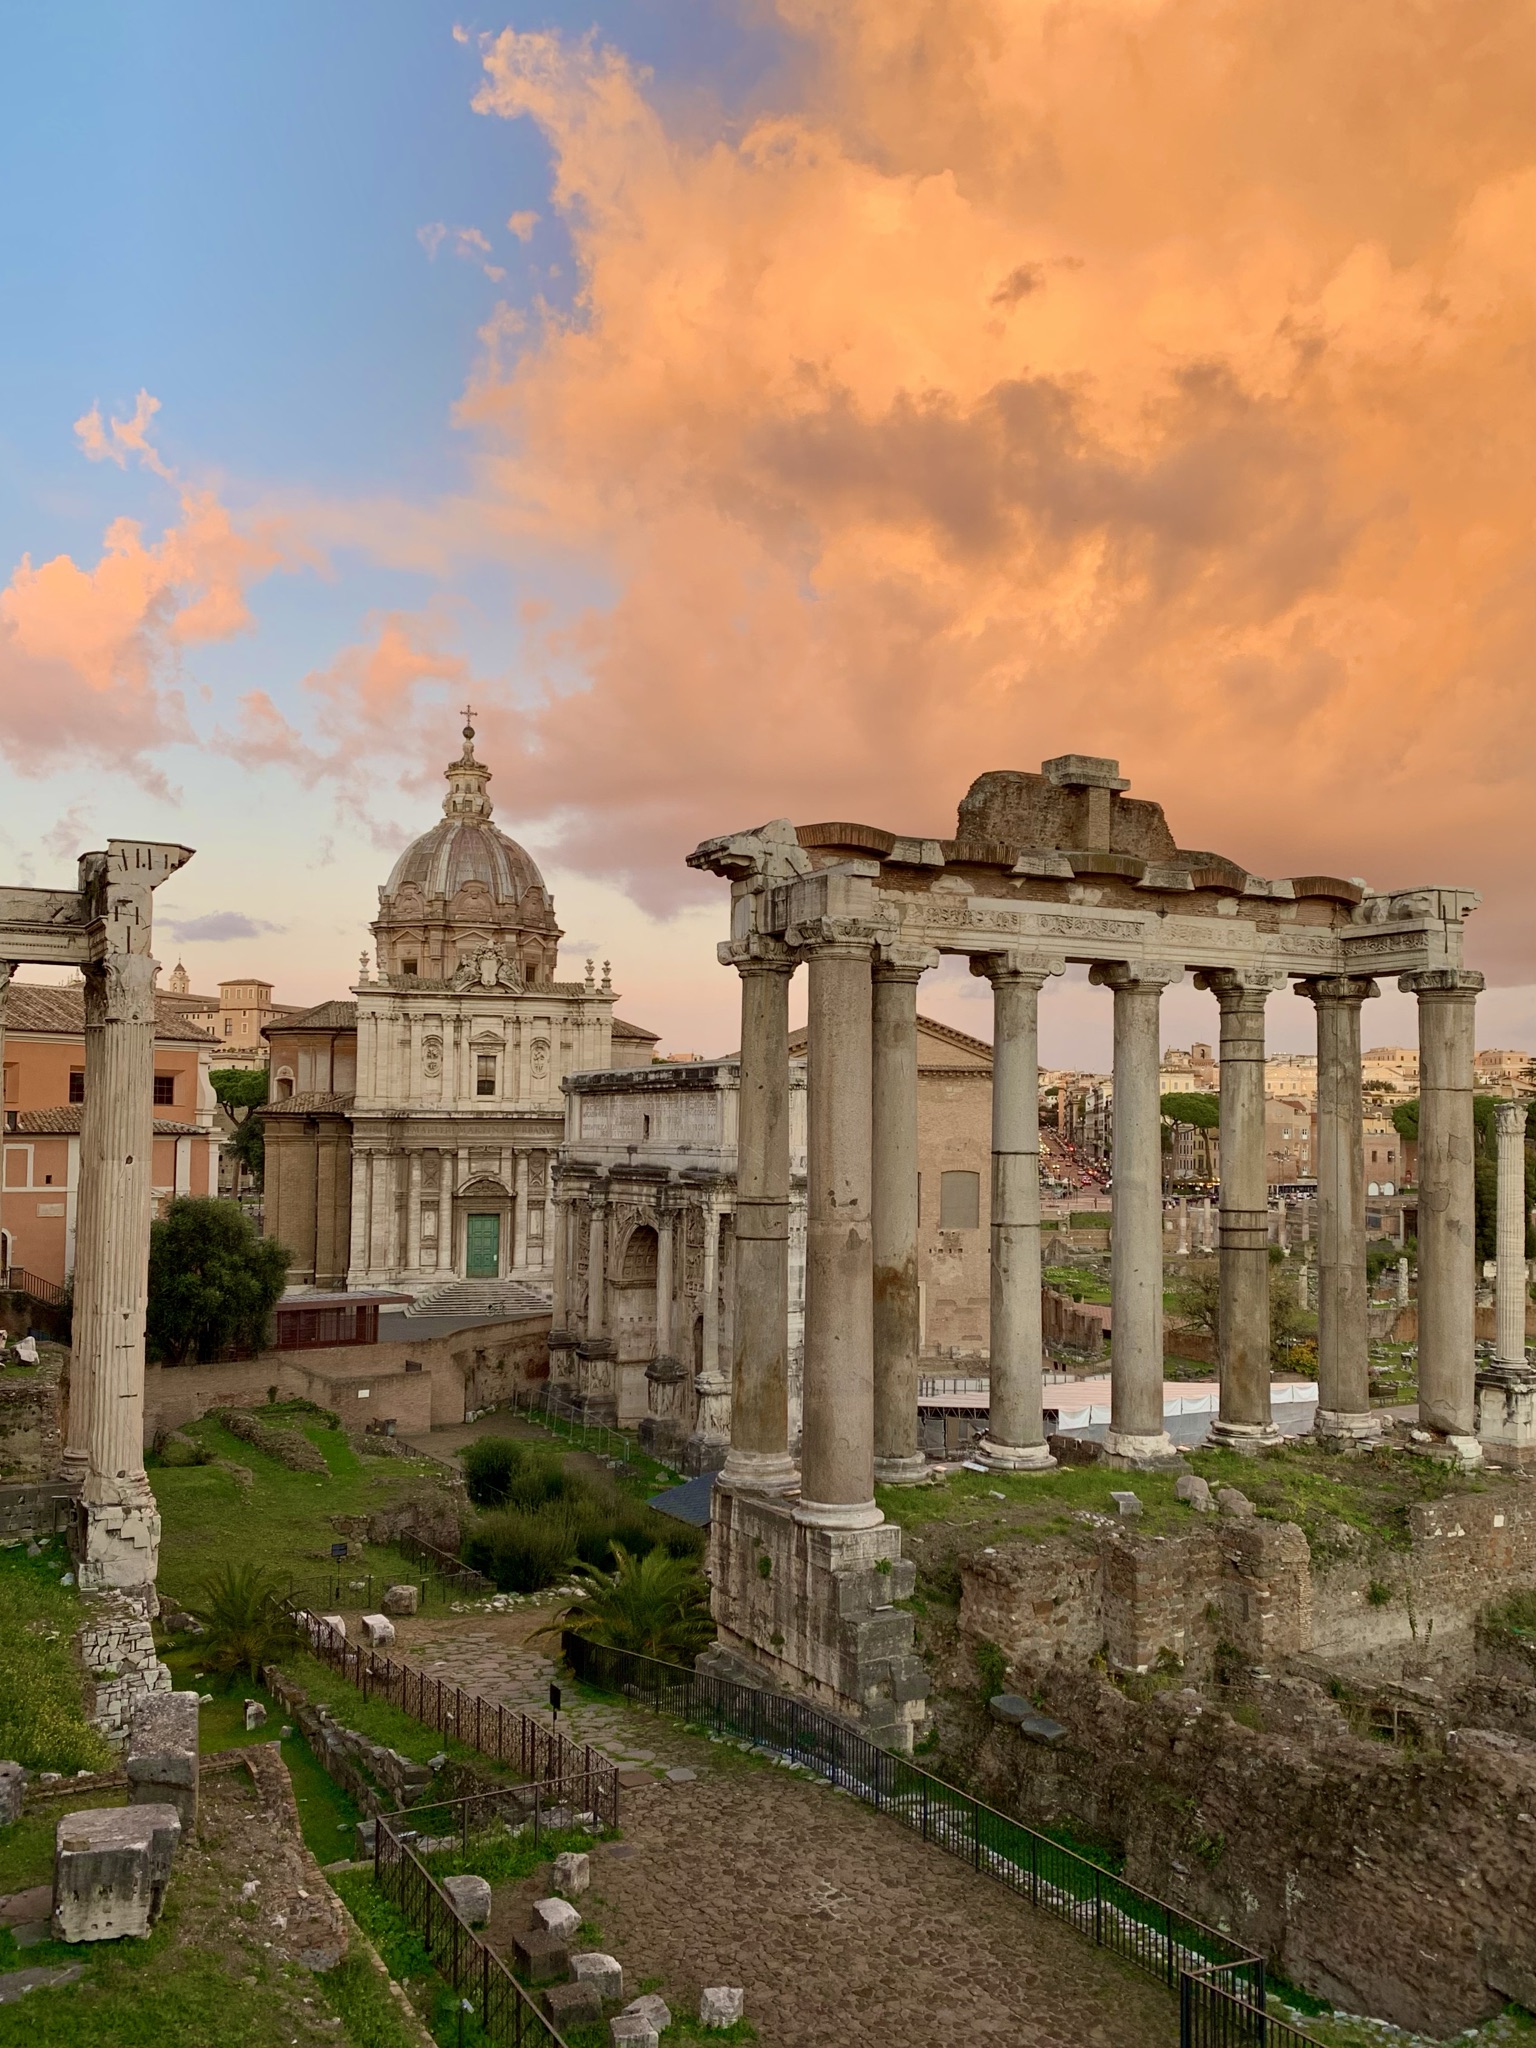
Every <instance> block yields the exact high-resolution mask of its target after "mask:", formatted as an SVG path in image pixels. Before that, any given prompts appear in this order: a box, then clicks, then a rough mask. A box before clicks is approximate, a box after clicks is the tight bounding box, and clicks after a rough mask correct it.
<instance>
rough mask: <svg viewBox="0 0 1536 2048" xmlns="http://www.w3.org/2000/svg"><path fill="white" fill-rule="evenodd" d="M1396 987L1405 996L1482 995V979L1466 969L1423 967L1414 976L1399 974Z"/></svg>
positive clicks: (1483, 985)
mask: <svg viewBox="0 0 1536 2048" xmlns="http://www.w3.org/2000/svg"><path fill="white" fill-rule="evenodd" d="M1397 985H1398V987H1399V988H1400V989H1401V990H1402V992H1403V994H1404V995H1405V996H1465V997H1467V998H1468V999H1470V998H1471V997H1473V996H1479V995H1481V994H1482V992H1483V989H1484V987H1485V986H1486V983H1485V982H1484V980H1483V977H1482V976H1481V975H1480V974H1478V973H1477V972H1475V970H1473V969H1472V968H1468V967H1424V968H1421V969H1420V970H1419V971H1418V973H1416V974H1400V975H1399V976H1398V977H1397Z"/></svg>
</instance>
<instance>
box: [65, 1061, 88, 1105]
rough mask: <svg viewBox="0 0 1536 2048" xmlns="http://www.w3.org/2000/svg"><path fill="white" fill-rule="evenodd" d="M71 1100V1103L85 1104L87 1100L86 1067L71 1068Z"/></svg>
mask: <svg viewBox="0 0 1536 2048" xmlns="http://www.w3.org/2000/svg"><path fill="white" fill-rule="evenodd" d="M69 1099H70V1101H71V1102H84V1100H85V1069H84V1067H71V1068H70V1070H69Z"/></svg>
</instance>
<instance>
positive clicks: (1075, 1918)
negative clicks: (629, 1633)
mask: <svg viewBox="0 0 1536 2048" xmlns="http://www.w3.org/2000/svg"><path fill="white" fill-rule="evenodd" d="M563 1646H564V1655H565V1660H566V1662H567V1663H568V1664H569V1666H570V1668H571V1670H572V1671H573V1672H574V1673H575V1675H576V1677H577V1678H578V1679H579V1680H581V1681H582V1682H583V1683H585V1684H587V1685H591V1686H594V1687H596V1688H597V1689H599V1690H601V1691H606V1692H617V1693H622V1694H624V1695H626V1696H627V1697H628V1698H630V1699H634V1700H639V1701H641V1702H643V1703H644V1704H645V1705H647V1706H649V1707H650V1708H651V1709H652V1710H653V1711H654V1712H656V1713H665V1714H671V1715H675V1716H676V1717H677V1718H678V1719H680V1720H683V1721H690V1722H693V1723H695V1724H698V1725H701V1726H702V1727H704V1728H705V1729H706V1730H707V1731H708V1732H710V1733H711V1734H715V1735H726V1736H734V1737H735V1738H736V1739H737V1740H739V1741H746V1742H750V1743H751V1744H752V1745H753V1747H754V1748H758V1749H762V1750H765V1751H767V1752H769V1753H771V1754H772V1755H775V1756H782V1757H787V1758H789V1759H790V1760H791V1761H792V1762H795V1763H800V1764H805V1765H807V1766H808V1767H809V1768H810V1769H812V1770H814V1771H817V1772H819V1773H820V1774H821V1775H822V1776H823V1777H826V1778H828V1779H830V1781H831V1782H832V1784H833V1785H834V1786H837V1787H838V1788H839V1789H840V1790H842V1791H844V1792H848V1793H851V1794H852V1796H853V1797H854V1798H856V1799H861V1800H863V1801H865V1802H866V1803H867V1804H868V1805H870V1806H873V1807H876V1808H878V1809H879V1810H880V1811H881V1812H883V1813H889V1814H892V1815H894V1817H895V1818H896V1819H897V1820H899V1821H901V1822H902V1823H903V1824H904V1825H905V1826H907V1827H909V1828H912V1829H914V1830H915V1831H916V1832H917V1833H919V1834H921V1836H922V1838H923V1840H924V1841H925V1842H933V1843H936V1844H937V1845H938V1847H939V1848H941V1849H944V1850H946V1851H948V1853H949V1854H950V1855H952V1856H959V1857H961V1858H963V1859H964V1860H965V1861H966V1862H968V1863H969V1864H970V1865H971V1866H972V1868H973V1869H975V1870H978V1871H982V1872H984V1873H985V1874H986V1875H987V1876H988V1877H991V1878H994V1879H996V1880H997V1881H998V1882H999V1883H1002V1884H1006V1885H1007V1886H1009V1888H1010V1889H1011V1890H1013V1891H1015V1892H1017V1893H1019V1894H1021V1895H1022V1896H1024V1897H1026V1898H1027V1899H1028V1900H1029V1902H1030V1904H1031V1905H1033V1906H1038V1907H1040V1908H1042V1909H1043V1910H1044V1911H1046V1912H1048V1913H1054V1914H1055V1915H1056V1916H1057V1918H1058V1919H1062V1920H1066V1921H1068V1922H1070V1923H1071V1925H1072V1926H1074V1927H1075V1928H1076V1929H1077V1931H1078V1932H1079V1933H1080V1934H1084V1935H1087V1936H1088V1938H1089V1939H1090V1940H1091V1941H1093V1942H1094V1943H1095V1944H1096V1945H1097V1946H1098V1947H1100V1948H1105V1949H1108V1950H1109V1951H1110V1952H1111V1953H1112V1954H1114V1955H1118V1956H1120V1957H1122V1958H1123V1959H1124V1960H1125V1961H1127V1962H1130V1963H1134V1964H1136V1965H1137V1967H1138V1968H1140V1969H1143V1970H1145V1971H1147V1972H1148V1973H1149V1974H1150V1975H1151V1976H1154V1977H1160V1978H1161V1979H1162V1980H1163V1982H1164V1983H1165V1984H1167V1986H1168V1987H1169V1989H1170V1990H1174V1989H1177V1990H1178V1992H1179V1998H1180V2005H1181V2010H1182V2009H1186V2008H1187V2010H1188V2011H1189V2013H1190V2015H1191V2018H1190V2022H1189V2024H1190V2025H1191V2026H1194V2027H1196V2028H1197V2029H1198V2028H1201V2027H1203V2028H1205V2029H1206V2031H1204V2032H1199V2031H1195V2032H1193V2033H1191V2032H1189V2031H1188V2029H1186V2031H1185V2033H1184V2035H1183V2040H1182V2048H1228V2044H1229V2043H1230V2044H1231V2048H1238V2044H1247V2043H1249V2042H1262V2043H1265V2044H1266V2048H1268V2044H1273V2048H1306V2044H1307V2037H1306V2035H1304V2034H1300V2033H1298V2032H1297V2031H1296V2030H1295V2029H1294V2028H1289V2027H1287V2026H1286V2025H1285V2023H1284V2022H1283V2021H1279V2020H1270V2018H1269V2016H1268V2014H1267V2013H1266V2012H1265V2009H1264V1998H1265V1990H1264V1958H1263V1957H1262V1956H1261V1955H1258V1954H1256V1953H1255V1952H1253V1951H1251V1950H1246V1949H1244V1948H1242V1947H1240V1946H1239V1944H1238V1943H1236V1942H1234V1941H1232V1940H1230V1939H1229V1938H1228V1937H1227V1936H1226V1935H1225V1934H1222V1933H1219V1932H1218V1931H1217V1930H1216V1929H1215V1928H1214V1927H1207V1926H1205V1925H1204V1924H1203V1922H1201V1921H1199V1920H1196V1919H1193V1918H1192V1917H1191V1916H1190V1915H1189V1914H1187V1913H1184V1912H1182V1911H1181V1910H1180V1909H1179V1908H1178V1907H1176V1906H1171V1905H1168V1904H1167V1903H1166V1902H1165V1901H1164V1900H1162V1899H1155V1898H1153V1897H1152V1895H1151V1894H1150V1893H1149V1892H1144V1891H1141V1890H1140V1889H1139V1888H1138V1887H1137V1886H1136V1885H1133V1884H1128V1883H1127V1882H1126V1881H1125V1879H1124V1878H1122V1877H1117V1876H1116V1875H1115V1874H1114V1872H1112V1871H1108V1870H1104V1869H1102V1868H1101V1867H1100V1866H1099V1865H1098V1864H1096V1863H1092V1862H1090V1861H1089V1860H1088V1858H1087V1857H1085V1856H1079V1855H1078V1854H1077V1853H1076V1852H1075V1851H1074V1850H1072V1849H1068V1848H1066V1847H1065V1846H1064V1845H1063V1844H1062V1843H1060V1842H1057V1841H1054V1840H1053V1839H1052V1838H1051V1837H1050V1836H1049V1835H1042V1834H1040V1833H1038V1832H1037V1831H1036V1830H1035V1829H1034V1828H1030V1827H1026V1826H1025V1825H1024V1823H1023V1822H1022V1821H1017V1820H1014V1819H1013V1818H1012V1817H1011V1816H1010V1815H1008V1814H1005V1813H999V1812H998V1811H997V1810H996V1809H995V1808H994V1807H990V1806H986V1805H984V1804H983V1803H982V1802H981V1801H980V1800H979V1799H974V1798H972V1797H971V1795H970V1794H969V1793H968V1792H962V1791H960V1790H959V1789H958V1788H957V1787H956V1786H954V1785H949V1784H946V1783H945V1782H944V1780H943V1779H942V1778H936V1777H934V1776H933V1775H932V1774H931V1773H930V1772H928V1771H925V1770H922V1769H921V1768H920V1767H919V1766H918V1765H916V1764H913V1763H909V1762H908V1761H907V1759H906V1758H905V1757H902V1756H896V1755H894V1754H893V1753H892V1752H891V1751H890V1750H887V1749H881V1748H880V1746H879V1745H878V1744H877V1743H874V1742H871V1741H870V1739H869V1737H868V1736H866V1735H861V1734H859V1732H858V1731H857V1730H856V1729H854V1728H852V1727H850V1726H849V1725H848V1724H847V1723H846V1722H843V1721H838V1720H835V1719H834V1718H833V1717H832V1716H831V1715H830V1714H823V1713H821V1712H819V1711H818V1710H817V1709H816V1708H815V1707H813V1706H810V1705H809V1704H808V1703H807V1702H806V1701H804V1700H801V1699H796V1698H793V1697H791V1696H790V1695H787V1694H784V1693H774V1692H764V1691H761V1690H760V1689H759V1688H757V1687H756V1686H749V1685H737V1684H736V1683H734V1682H733V1681H732V1680H730V1679H724V1678H713V1677H707V1676H705V1675H704V1674H703V1673H701V1672H696V1671H689V1670H687V1669H685V1668H684V1667H683V1666H682V1665H680V1664H665V1663H662V1662H660V1661H659V1660H657V1659H656V1658H653V1657H641V1656H637V1655H635V1654H634V1653H633V1652H631V1651H628V1650H611V1649H608V1648H607V1647H605V1646H604V1645H602V1644H598V1643H593V1642H589V1641H588V1640H587V1639H586V1637H584V1636H580V1635H577V1634H575V1633H574V1632H573V1631H571V1630H569V1629H567V1630H566V1631H565V1634H564V1638H563ZM1187 1984H1193V1985H1194V1986H1195V1988H1194V1990H1192V1991H1187V1990H1185V1988H1184V1987H1185V1985H1187ZM1220 2025H1229V2026H1230V2027H1231V2028H1232V2029H1234V2030H1235V2029H1240V2028H1242V2027H1247V2028H1248V2029H1249V2031H1248V2032H1246V2033H1245V2032H1241V2031H1230V2032H1228V2033H1226V2034H1223V2033H1221V2032H1219V2031H1213V2029H1215V2028H1217V2027H1219V2026H1220ZM1266 2025H1267V2026H1269V2027H1270V2028H1271V2030H1272V2031H1271V2032H1269V2033H1268V2034H1266V2033H1264V2032H1262V2031H1259V2032H1255V2031H1253V2029H1254V2028H1255V2027H1259V2028H1261V2029H1262V2027H1264V2026H1266Z"/></svg>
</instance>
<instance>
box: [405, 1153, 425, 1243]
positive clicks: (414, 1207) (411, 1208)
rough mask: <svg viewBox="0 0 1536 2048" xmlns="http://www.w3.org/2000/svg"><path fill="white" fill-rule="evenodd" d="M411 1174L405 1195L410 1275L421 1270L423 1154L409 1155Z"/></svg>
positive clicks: (406, 1237) (406, 1239)
mask: <svg viewBox="0 0 1536 2048" xmlns="http://www.w3.org/2000/svg"><path fill="white" fill-rule="evenodd" d="M407 1156H408V1158H409V1160H410V1173H409V1177H408V1179H407V1182H406V1193H405V1266H406V1271H407V1272H409V1273H416V1272H419V1271H420V1269H421V1154H420V1153H419V1152H416V1151H412V1152H411V1153H409V1154H408V1155H407Z"/></svg>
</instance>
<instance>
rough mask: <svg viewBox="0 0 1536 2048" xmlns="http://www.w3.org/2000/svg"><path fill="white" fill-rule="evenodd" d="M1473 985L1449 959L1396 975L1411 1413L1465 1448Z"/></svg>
mask: <svg viewBox="0 0 1536 2048" xmlns="http://www.w3.org/2000/svg"><path fill="white" fill-rule="evenodd" d="M1482 986H1483V977H1482V976H1481V975H1480V974H1472V973H1466V972H1463V971H1461V970H1459V969H1456V968H1436V969H1431V970H1429V971H1428V972H1425V973H1422V974H1405V975H1403V976H1402V977H1401V978H1400V979H1399V981H1398V987H1399V988H1401V989H1403V990H1405V991H1409V992H1411V993H1412V994H1413V995H1415V996H1417V997H1418V1002H1419V1421H1420V1424H1421V1425H1422V1426H1423V1427H1424V1428H1425V1429H1431V1430H1434V1431H1435V1432H1436V1434H1437V1435H1440V1436H1445V1437H1456V1438H1460V1439H1462V1440H1463V1444H1464V1445H1465V1446H1466V1447H1467V1448H1468V1449H1470V1439H1471V1437H1472V1431H1473V1427H1474V1423H1475V1418H1476V1386H1475V1381H1476V1370H1477V1366H1476V1338H1477V1267H1476V1263H1475V1260H1476V1227H1475V1214H1474V1209H1475V1204H1474V1196H1473V1165H1472V1152H1473V1125H1472V1089H1473V1078H1474V1077H1473V1066H1472V1055H1473V1047H1474V1044H1475V1036H1474V1034H1475V1027H1476V1005H1477V997H1478V992H1479V990H1480V989H1481V988H1482ZM1458 1448H1461V1446H1458Z"/></svg>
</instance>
